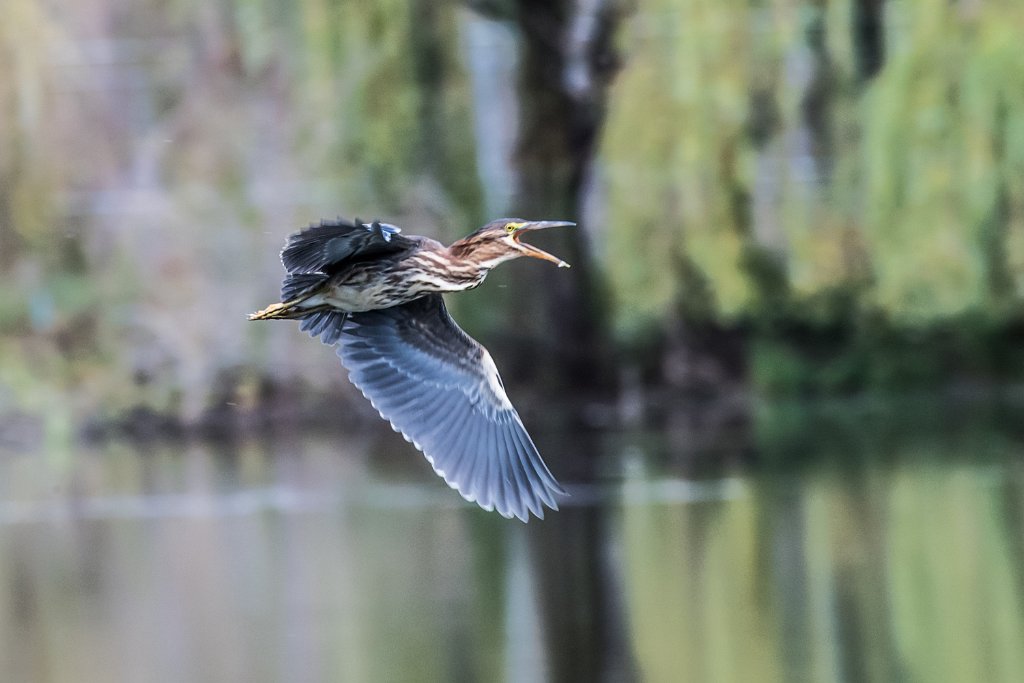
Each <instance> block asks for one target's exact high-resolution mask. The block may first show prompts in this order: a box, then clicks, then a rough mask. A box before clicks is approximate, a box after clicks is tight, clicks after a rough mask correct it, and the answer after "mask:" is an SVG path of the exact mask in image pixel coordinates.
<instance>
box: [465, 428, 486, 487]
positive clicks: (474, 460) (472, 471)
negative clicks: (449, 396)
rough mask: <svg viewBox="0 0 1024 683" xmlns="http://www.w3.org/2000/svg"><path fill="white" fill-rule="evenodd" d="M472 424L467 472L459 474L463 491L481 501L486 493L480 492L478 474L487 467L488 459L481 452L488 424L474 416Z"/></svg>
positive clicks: (468, 443)
mask: <svg viewBox="0 0 1024 683" xmlns="http://www.w3.org/2000/svg"><path fill="white" fill-rule="evenodd" d="M470 422H472V428H471V431H470V439H469V440H467V442H466V452H467V455H468V459H467V461H466V470H465V473H464V474H459V477H460V478H461V479H462V486H463V487H464V489H463V490H464V491H465V492H468V493H470V494H472V496H473V498H474V499H480V498H481V497H482V496H483V495H484V494H486V491H481V490H480V486H479V485H478V482H477V479H478V477H479V476H480V475H479V474H478V472H479V471H480V470H482V469H483V468H485V467H486V465H487V463H486V462H484V461H485V460H486V458H485V457H484V456H483V455H481V451H480V444H481V442H482V441H483V432H484V429H485V428H486V427H487V423H486V422H484V421H483V420H481V419H480V416H479V415H473V419H472V420H470Z"/></svg>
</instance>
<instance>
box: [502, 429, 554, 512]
mask: <svg viewBox="0 0 1024 683" xmlns="http://www.w3.org/2000/svg"><path fill="white" fill-rule="evenodd" d="M519 426H520V428H519V429H515V430H513V432H512V434H513V436H514V437H515V438H516V439H517V440H518V441H519V443H520V445H521V446H522V449H523V450H522V453H523V454H524V456H525V457H526V460H527V462H528V463H529V465H530V468H531V471H532V472H533V473H534V476H533V477H531V479H533V478H535V479H536V481H537V486H536V487H535V490H536V491H537V494H538V495H539V496H540V497H541V499H542V500H543V501H544V502H545V503H546V504H547V506H548V507H549V508H551V509H552V510H557V509H558V502H557V500H556V499H555V494H561V495H565V490H564V489H562V487H561V486H559V485H558V483H557V482H555V485H554V486H551V485H549V484H548V482H547V481H546V480H545V479H544V477H543V476H541V473H540V471H539V468H538V467H537V465H536V462H537V460H538V459H539V457H540V455H539V454H537V455H536V456H534V455H533V454H534V453H536V447H535V446H533V442H532V441H529V438H530V436H529V434H527V433H526V430H524V429H522V428H521V425H519Z"/></svg>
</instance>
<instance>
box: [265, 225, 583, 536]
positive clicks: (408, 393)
mask: <svg viewBox="0 0 1024 683" xmlns="http://www.w3.org/2000/svg"><path fill="white" fill-rule="evenodd" d="M574 225H575V223H573V222H571V221H552V220H543V221H527V220H523V219H521V218H501V219H498V220H493V221H490V222H489V223H487V224H486V225H484V226H483V227H481V228H479V229H478V230H476V231H475V232H473V233H471V234H469V235H467V236H466V237H463V238H462V239H460V240H457V241H455V242H453V243H452V244H450V245H449V246H447V247H446V246H444V245H443V244H441V243H440V242H438V241H437V240H434V239H431V238H428V237H422V236H416V235H409V236H406V235H403V234H402V232H401V229H400V228H399V227H397V226H395V225H392V224H390V223H382V222H380V221H379V220H375V221H373V222H370V223H363V222H361V221H360V220H359V219H358V218H357V219H355V220H354V221H349V220H345V219H342V218H338V219H335V220H329V221H322V222H320V223H319V224H315V225H311V226H309V227H308V228H306V229H304V230H301V231H299V232H296V233H294V234H292V235H290V236H289V237H288V238H287V240H286V242H285V245H284V248H283V249H282V250H281V263H282V265H283V266H284V269H285V271H286V274H285V276H284V281H283V283H282V285H281V301H280V302H279V303H274V304H271V305H269V306H267V307H266V308H264V309H262V310H260V311H257V312H256V313H252V314H250V315H249V319H250V320H287V319H293V320H299V321H300V323H299V329H300V330H303V331H305V332H307V333H309V335H310V336H312V337H314V338H316V337H319V338H320V340H321V341H322V342H323V343H325V344H327V345H329V346H335V347H336V352H337V354H338V356H339V357H340V359H341V363H342V365H343V366H344V367H345V368H346V369H347V370H348V376H349V379H350V381H351V382H352V383H353V384H354V385H355V386H356V388H358V389H359V390H360V391H361V392H362V394H363V395H364V396H365V397H366V398H367V399H369V401H370V403H371V404H372V405H373V407H374V408H376V410H377V412H378V413H380V416H381V417H382V418H384V419H385V420H387V421H388V422H390V423H391V426H392V428H393V429H395V431H397V432H400V433H401V434H402V435H403V436H404V437H405V439H406V440H407V441H409V442H411V443H412V445H413V446H415V447H416V448H417V449H418V450H420V451H421V452H422V453H423V455H424V456H425V457H426V459H427V461H428V462H429V463H430V465H431V466H432V467H433V469H434V471H435V472H436V473H437V474H438V475H440V476H441V478H442V479H444V481H445V482H446V483H447V484H448V485H449V486H450V487H451V488H453V489H455V490H456V491H458V492H459V493H460V494H461V495H462V497H463V498H465V499H466V500H468V501H470V502H475V503H476V504H477V505H479V506H480V507H481V508H483V509H485V510H488V511H491V510H495V511H497V512H498V513H499V514H501V515H502V516H503V517H506V518H508V519H511V518H513V517H515V518H518V519H520V520H522V521H523V522H527V521H529V519H530V514H532V515H533V516H535V517H537V518H539V519H543V518H544V508H545V507H547V508H550V509H551V510H558V499H559V498H560V497H563V496H566V495H568V494H567V493H566V491H565V489H564V488H563V487H562V486H561V485H560V484H559V483H558V481H557V480H556V479H555V477H554V476H553V475H552V474H551V472H550V470H549V469H548V467H547V465H545V463H544V460H543V459H542V458H541V456H540V453H539V452H538V450H537V447H536V446H535V445H534V443H533V440H532V439H531V438H530V435H529V434H528V433H527V431H526V428H525V426H524V425H523V421H522V419H521V418H520V417H519V413H518V412H516V409H515V407H514V406H513V405H512V402H511V401H510V400H509V398H508V395H507V394H506V392H505V387H504V384H503V383H502V380H501V377H500V375H499V374H498V369H497V367H496V366H495V364H494V360H493V359H492V358H491V354H490V353H488V352H487V349H485V348H484V347H483V346H482V345H481V344H480V343H479V342H477V341H476V340H474V339H473V338H472V337H470V336H469V335H468V334H466V332H464V331H463V330H462V328H460V327H459V326H458V325H457V324H456V323H455V321H454V320H453V319H452V317H451V315H450V314H449V313H448V310H447V309H446V308H445V305H444V299H443V297H442V295H443V294H445V293H450V292H459V291H464V290H468V289H473V288H475V287H477V286H479V285H480V284H481V283H482V282H483V281H484V279H485V278H486V277H487V274H488V273H489V272H490V271H491V270H492V269H494V268H495V267H497V266H498V265H500V264H502V263H504V262H506V261H511V260H512V259H515V258H519V257H521V256H529V257H533V258H537V259H542V260H545V261H550V262H551V263H554V264H556V265H557V266H558V267H560V268H568V267H569V264H568V263H566V262H565V261H563V260H562V259H560V258H558V257H557V256H554V255H552V254H549V253H548V252H546V251H544V250H542V249H539V248H537V247H535V246H533V245H530V244H527V243H525V242H522V241H521V238H522V236H523V235H526V234H528V233H531V232H535V231H538V230H546V229H549V228H556V227H571V226H574Z"/></svg>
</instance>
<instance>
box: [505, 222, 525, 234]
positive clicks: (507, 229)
mask: <svg viewBox="0 0 1024 683" xmlns="http://www.w3.org/2000/svg"><path fill="white" fill-rule="evenodd" d="M522 225H523V224H522V223H506V224H505V232H509V233H512V232H515V231H516V230H518V229H519V228H520V227H521V226H522Z"/></svg>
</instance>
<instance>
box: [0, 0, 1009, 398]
mask: <svg viewBox="0 0 1024 683" xmlns="http://www.w3.org/2000/svg"><path fill="white" fill-rule="evenodd" d="M9 5H10V7H9V8H8V11H7V12H6V15H5V21H4V22H2V26H0V150H2V152H0V293H2V294H3V295H4V300H5V301H6V302H7V304H6V305H5V306H4V309H3V311H0V335H2V337H0V344H2V345H3V348H4V351H5V352H4V353H3V354H2V357H0V379H3V383H4V385H5V388H6V391H5V392H4V395H5V396H7V399H5V401H4V404H5V405H27V404H28V403H32V402H36V403H38V402H40V401H41V402H43V403H53V404H57V403H60V404H62V405H66V404H68V403H69V401H67V400H65V399H66V397H67V396H69V395H74V396H75V399H74V400H72V401H70V403H71V404H73V407H72V408H70V410H71V412H72V413H74V414H76V415H78V414H82V415H84V414H95V413H97V412H100V413H105V412H108V411H109V412H117V411H119V410H121V409H123V408H126V407H128V406H133V405H136V404H138V403H140V402H142V403H145V404H147V405H150V406H152V407H153V408H155V409H157V410H161V411H168V412H172V413H182V414H186V415H191V416H195V415H196V414H197V413H198V412H200V411H202V410H203V409H204V407H205V406H206V405H207V404H208V402H209V400H210V398H211V396H212V395H213V393H214V387H215V386H216V384H217V382H218V381H219V380H218V378H221V377H224V376H226V374H227V375H230V376H232V377H236V378H241V379H240V380H239V381H241V382H243V384H245V386H242V387H240V388H239V392H240V393H241V394H243V395H253V394H254V393H256V389H255V387H256V384H257V383H258V382H259V376H260V373H259V372H258V371H256V370H254V368H257V367H264V368H272V370H271V371H270V372H271V373H273V374H274V375H275V376H276V377H279V378H282V379H285V378H288V379H291V378H295V377H298V378H300V379H303V380H306V381H308V382H310V383H311V385H312V386H314V387H319V388H324V386H325V383H327V380H325V379H324V378H325V377H328V376H330V377H335V376H337V371H336V367H335V366H334V359H333V358H332V357H331V356H330V354H323V357H322V358H320V357H313V356H308V354H307V356H308V357H304V358H299V357H298V355H299V354H297V353H295V352H294V346H293V345H294V344H300V343H305V340H303V339H301V338H300V337H299V336H298V335H294V334H293V330H290V329H287V330H286V329H285V326H276V327H274V326H247V325H246V324H245V322H244V313H245V312H247V311H248V310H250V309H253V308H258V307H259V306H262V305H264V304H265V303H266V301H267V300H269V299H272V298H273V297H274V296H275V290H276V284H277V280H278V278H279V276H280V271H279V266H278V265H277V263H276V262H275V258H274V256H275V252H276V250H277V249H278V248H279V245H280V242H281V239H282V237H283V236H284V235H285V234H286V233H288V232H290V231H291V230H294V229H295V228H297V227H299V226H302V225H304V224H307V223H309V222H312V221H315V220H318V219H320V218H323V217H329V216H333V215H336V214H338V213H344V214H346V215H357V216H360V215H361V216H364V217H373V216H380V217H384V218H388V219H391V220H394V221H395V222H399V223H402V224H404V225H407V226H408V227H409V229H410V230H411V231H414V232H424V233H427V234H433V235H436V236H439V237H442V238H445V239H452V238H454V237H457V236H459V235H461V234H463V233H465V232H467V231H468V230H469V229H470V228H471V227H473V226H475V225H477V224H479V222H481V221H482V220H483V219H484V218H485V216H484V215H483V214H484V209H483V195H484V189H485V188H482V187H481V180H480V174H479V173H478V168H479V167H480V164H481V158H482V157H481V155H482V154H485V153H488V154H492V155H493V154H495V153H501V152H502V151H503V150H504V152H506V153H511V149H506V148H502V147H501V145H491V146H490V147H488V149H487V150H484V147H485V145H482V144H481V141H480V140H477V139H476V137H475V135H474V134H473V132H475V131H479V130H483V131H487V130H488V128H487V124H488V121H487V120H486V119H485V118H484V117H485V114H486V112H488V111H494V108H495V107H496V106H497V107H501V108H504V109H508V108H518V110H519V111H520V112H522V111H523V110H524V107H523V103H522V102H517V101H516V99H515V98H516V97H517V96H519V97H523V95H522V92H523V91H522V90H519V91H517V90H516V88H517V84H516V83H515V79H514V76H515V73H514V71H513V70H512V69H507V68H506V69H504V70H502V69H494V68H493V67H488V66H487V64H488V60H489V59H491V60H493V58H494V57H495V55H493V54H490V53H489V52H488V50H489V49H490V46H489V45H487V44H483V43H479V44H478V43H474V42H473V41H472V40H470V39H469V38H468V37H467V36H469V35H471V33H472V32H471V31H469V29H468V28H467V27H468V26H469V25H470V24H472V22H486V21H488V20H487V19H485V18H483V17H481V16H477V15H475V14H473V12H472V10H471V9H467V8H466V7H464V6H462V5H461V4H460V3H455V2H451V3H435V2H429V1H427V0H419V1H415V2H409V3H406V2H396V1H391V2H385V3H370V4H367V3H360V2H353V1H350V0H293V1H292V2H289V3H267V2H261V1H259V0H236V1H233V2H225V3H220V4H218V5H216V6H212V5H207V4H203V3H199V2H196V1H194V0H183V1H181V2H175V3H169V4H168V3H161V2H156V1H155V0H146V1H145V2H140V3H133V4H132V5H131V6H120V5H118V6H116V7H115V5H114V4H110V5H109V6H107V5H105V4H104V3H100V4H99V5H97V6H96V7H92V8H90V7H84V6H83V7H77V8H75V9H74V10H72V11H69V13H68V14H66V15H63V14H60V13H58V12H56V11H55V10H53V8H50V7H48V6H47V5H45V4H40V3H36V2H32V1H31V0H14V1H13V2H12V3H9ZM862 7H863V3H859V2H856V0H828V1H825V0H814V1H811V0H805V1H800V0H772V1H771V2H767V3H766V2H753V1H752V0H729V1H728V2H721V3H714V4H710V5H709V4H707V3H704V2H698V1H696V0H645V2H641V3H636V5H635V7H633V10H634V11H633V13H632V15H630V16H629V17H628V18H626V19H624V20H623V22H622V23H621V24H620V27H619V28H620V32H619V36H618V43H619V46H620V49H621V52H622V56H623V62H622V68H621V70H619V72H618V74H617V77H616V79H615V81H614V82H613V86H612V88H611V90H610V94H609V100H608V102H607V103H604V104H606V105H607V110H608V117H607V121H606V126H605V129H604V131H603V134H602V136H601V143H600V146H599V152H598V155H597V158H596V160H595V168H596V173H594V174H593V175H594V179H595V182H594V183H593V184H589V185H587V190H586V191H587V192H588V193H589V194H588V196H586V197H583V198H581V199H580V201H579V204H580V205H581V206H583V207H584V209H583V210H582V212H581V213H582V214H583V215H584V216H585V217H587V218H588V219H589V220H588V221H587V224H586V225H585V226H584V227H585V229H586V230H587V231H588V232H589V233H590V235H589V236H590V237H591V239H590V244H591V245H592V246H593V247H594V259H595V263H594V264H592V265H593V266H594V268H593V271H592V272H594V273H596V275H595V276H594V277H593V278H592V279H591V280H588V282H590V283H591V285H593V286H599V285H601V284H602V281H604V280H606V281H607V283H608V285H609V286H608V287H607V291H608V292H609V295H610V298H611V299H612V301H613V303H614V308H613V314H612V321H611V322H612V327H613V328H614V329H613V334H614V337H615V340H616V341H618V342H619V343H620V344H621V348H625V349H639V350H641V351H640V352H641V353H649V354H657V353H660V352H661V350H663V349H665V348H667V347H669V346H671V343H667V344H666V343H661V341H659V342H657V343H647V342H645V339H648V338H651V337H654V338H657V339H660V340H662V341H663V340H664V338H666V337H668V338H672V332H671V330H673V329H675V328H677V327H679V326H680V325H682V326H685V325H688V324H692V323H694V322H697V323H699V324H701V325H708V326H712V327H714V326H718V327H722V328H726V329H731V330H737V331H738V334H740V335H749V337H750V339H751V340H752V341H751V342H750V344H749V349H748V356H749V358H748V360H749V365H750V367H751V368H752V370H753V372H752V373H751V375H752V379H753V383H754V386H755V387H757V388H759V389H761V390H764V391H767V392H773V393H774V392H777V393H794V392H796V393H804V392H815V391H826V392H831V391H851V390H857V389H862V388H866V387H867V388H871V387H879V386H881V387H892V388H899V387H902V386H907V385H915V384H916V385H920V384H921V383H924V384H934V383H938V382H941V381H943V380H944V379H945V378H947V377H948V375H949V369H950V367H951V366H950V363H949V362H947V361H950V362H952V364H953V366H955V367H956V368H957V369H958V370H960V371H965V372H967V373H968V374H972V375H974V374H978V375H981V376H983V377H985V378H996V379H998V378H1005V377H1006V376H1013V377H1018V378H1019V377H1020V376H1021V374H1022V373H1021V369H1022V366H1021V364H1020V363H1019V362H1018V361H1019V359H1020V358H1019V354H1017V353H1015V352H1014V351H1013V349H1014V347H1015V344H1016V340H1017V338H1018V335H1017V333H1016V330H1018V329H1019V327H1020V325H1019V324H1018V321H1019V319H1020V317H1021V307H1020V303H1021V298H1022V295H1024V184H1022V183H1021V182H1020V180H1021V179H1022V178H1024V51H1022V50H1020V49H1019V45H1018V42H1019V41H1018V38H1019V33H1020V31H1019V29H1020V27H1021V26H1022V25H1024V7H1022V6H1021V5H1020V3H1016V2H1014V1H1013V0H992V1H989V2H984V3H934V2H929V1H928V0H903V1H902V2H889V3H885V5H884V12H883V13H882V14H881V15H880V16H879V17H877V18H878V20H879V22H880V26H881V27H882V28H883V29H884V33H883V35H882V44H883V45H884V54H879V55H877V59H876V60H875V61H876V62H877V66H878V67H879V68H877V70H874V68H872V69H866V68H865V66H864V64H865V57H864V51H865V49H866V48H865V45H864V44H863V37H862V35H861V34H862V33H863V31H862V23H863V22H862V19H863V17H860V15H858V12H859V11H861V9H862ZM100 8H106V9H104V10H102V11H101V9H100ZM105 12H106V13H105ZM102 17H107V19H102ZM858 17H860V18H858ZM108 19H109V20H108ZM513 27H514V24H513V23H509V24H506V26H505V28H506V29H507V30H509V31H512V30H513ZM473 35H475V34H473ZM497 52H498V53H499V56H500V54H502V53H501V51H500V50H499V51H497ZM867 61H868V62H871V60H867ZM871 63H874V62H871ZM488 69H490V70H488ZM510 76H512V78H510ZM498 77H505V78H507V79H508V80H509V82H508V83H504V84H503V85H501V84H499V85H498V86H496V87H494V88H492V89H490V90H488V91H487V92H488V93H490V94H489V95H487V97H488V98H489V99H488V101H482V98H483V97H484V96H483V95H482V94H481V93H482V92H483V91H482V90H481V89H480V87H479V84H480V82H482V81H487V80H488V79H495V78H498ZM492 85H493V84H492ZM517 93H518V95H517ZM495 98H497V99H498V100H499V101H495ZM502 98H508V99H507V101H505V100H504V99H502ZM595 106H596V107H601V106H603V105H602V104H601V103H598V104H596V105H595ZM508 119H509V120H510V121H514V119H515V116H509V117H508ZM492 132H493V135H494V136H495V138H502V137H503V136H504V137H508V136H509V131H505V130H496V129H495V130H493V131H492ZM488 142H493V141H492V140H490V139H489V140H488ZM566 147H567V148H569V147H571V146H570V145H567V146H566ZM495 150H497V152H496V151H495ZM542 156H543V155H542ZM504 161H506V162H507V164H508V166H509V169H507V171H508V174H507V175H508V177H510V178H514V177H515V174H516V173H517V172H518V173H522V172H523V169H517V168H515V167H516V164H517V163H519V162H521V160H517V159H516V158H509V159H507V160H504ZM492 194H494V193H492ZM508 194H514V193H508ZM497 195H498V196H501V193H497ZM588 207H596V209H594V210H591V208H588ZM509 211H510V213H516V209H515V207H509ZM581 265H585V264H581ZM584 270H585V269H584V268H579V269H577V271H575V272H584ZM509 272H510V273H511V274H513V275H518V273H516V272H515V271H514V270H512V269H511V267H510V271H509ZM586 272H591V270H586ZM510 277H511V275H510ZM508 283H509V280H508V279H502V278H501V277H497V278H495V282H493V283H491V284H492V286H493V287H494V288H498V289H500V290H501V291H495V292H491V293H486V294H481V296H480V297H478V298H476V299H473V298H472V296H471V295H466V296H465V297H463V298H462V300H463V302H464V303H462V304H460V303H458V301H456V303H455V305H456V306H460V307H462V308H464V309H465V310H461V311H459V313H460V315H461V316H462V319H463V320H465V322H466V323H467V327H469V328H470V329H471V330H473V331H474V332H475V333H478V334H480V335H482V336H484V337H485V338H487V337H490V339H491V340H494V339H501V338H503V336H504V337H507V338H510V339H513V340H514V339H515V338H516V337H515V334H514V333H515V329H511V328H513V327H514V323H512V324H510V323H509V321H515V320H517V319H520V320H521V319H522V316H523V315H524V314H523V313H522V312H521V311H519V312H518V313H516V312H515V307H516V305H517V303H519V302H518V299H517V297H516V296H515V295H514V291H515V290H514V289H513V288H512V286H511V285H509V284H508ZM485 300H486V302H490V303H481V302H484V301H485ZM513 313H514V314H513ZM528 315H532V314H528ZM595 315H596V314H595ZM517 316H518V318H517ZM602 324H603V319H602V320H601V321H598V322H596V323H595V324H594V326H593V327H594V328H595V329H599V328H600V327H601V325H602ZM588 329H590V328H588ZM599 341H601V342H603V340H599ZM304 353H305V352H304ZM641 362H643V363H647V364H648V365H649V366H651V367H655V366H657V364H658V363H657V359H655V360H653V361H652V360H651V359H646V360H642V361H641ZM225 373H226V374H225ZM338 381H339V382H340V381H341V380H340V379H339V380H338ZM35 385H38V386H35ZM44 387H45V388H44ZM41 395H45V396H46V397H48V398H45V399H39V398H36V399H32V400H31V401H30V400H29V398H28V397H30V396H41ZM98 406H102V408H98Z"/></svg>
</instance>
